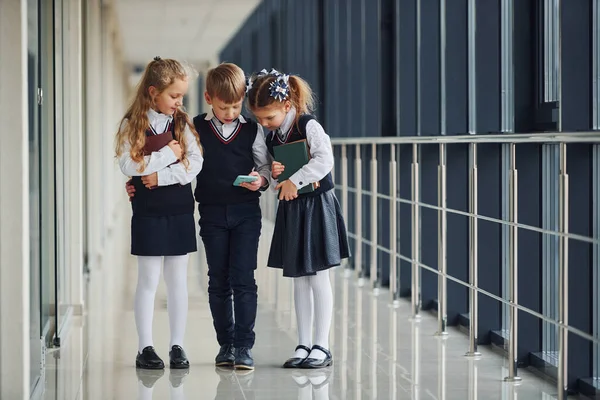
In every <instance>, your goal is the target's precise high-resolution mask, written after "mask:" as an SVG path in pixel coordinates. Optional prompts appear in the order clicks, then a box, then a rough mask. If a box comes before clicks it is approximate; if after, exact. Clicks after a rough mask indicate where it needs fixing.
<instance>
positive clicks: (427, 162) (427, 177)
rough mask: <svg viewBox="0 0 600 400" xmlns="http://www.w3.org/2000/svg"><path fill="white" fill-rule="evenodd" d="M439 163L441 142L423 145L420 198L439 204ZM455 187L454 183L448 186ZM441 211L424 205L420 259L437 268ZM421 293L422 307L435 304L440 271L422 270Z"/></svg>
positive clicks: (424, 201)
mask: <svg viewBox="0 0 600 400" xmlns="http://www.w3.org/2000/svg"><path fill="white" fill-rule="evenodd" d="M438 164H439V146H438V145H434V144H432V145H423V146H421V160H420V165H421V201H422V202H423V203H427V204H433V205H437V202H438V187H437V174H438ZM448 187H449V188H452V186H448ZM437 257H438V212H437V210H434V209H431V208H421V261H422V262H423V264H425V265H427V266H429V267H431V268H434V269H438V258H437ZM421 297H422V302H423V309H428V308H431V307H432V306H433V301H434V300H436V299H437V275H436V274H434V273H433V272H430V271H427V270H424V271H423V273H422V289H421Z"/></svg>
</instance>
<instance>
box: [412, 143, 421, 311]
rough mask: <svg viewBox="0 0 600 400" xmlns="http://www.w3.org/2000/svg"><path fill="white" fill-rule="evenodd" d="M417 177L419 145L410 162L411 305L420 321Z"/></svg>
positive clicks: (419, 219) (418, 183) (419, 222)
mask: <svg viewBox="0 0 600 400" xmlns="http://www.w3.org/2000/svg"><path fill="white" fill-rule="evenodd" d="M420 183H421V180H420V177H419V145H418V144H416V143H414V144H413V162H412V227H411V230H412V232H411V237H412V285H411V305H412V312H413V318H414V319H420V318H421V315H420V311H421V279H420V278H421V266H420V265H419V264H420V263H421V243H420V237H421V218H420V208H419V204H418V202H419V201H420V199H421V196H420V194H419V192H420V190H419V189H420Z"/></svg>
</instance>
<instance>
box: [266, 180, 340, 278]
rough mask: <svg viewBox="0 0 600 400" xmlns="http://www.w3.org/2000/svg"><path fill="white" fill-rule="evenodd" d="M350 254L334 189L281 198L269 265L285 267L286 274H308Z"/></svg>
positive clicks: (328, 266)
mask: <svg viewBox="0 0 600 400" xmlns="http://www.w3.org/2000/svg"><path fill="white" fill-rule="evenodd" d="M348 257H350V247H349V246H348V234H347V232H346V224H345V223H344V218H343V216H342V211H341V208H340V204H339V202H338V200H337V198H336V197H335V194H334V190H329V191H327V192H325V193H322V194H320V195H317V196H301V197H299V198H297V199H296V200H292V201H280V202H279V206H278V207H277V219H276V220H275V231H274V232H273V240H272V241H271V251H270V252H269V260H268V262H267V265H268V266H269V267H273V268H281V269H283V276H288V277H299V276H307V275H314V274H316V273H317V272H318V271H322V270H326V269H328V268H331V267H335V266H337V265H340V264H341V262H342V260H343V259H344V258H348Z"/></svg>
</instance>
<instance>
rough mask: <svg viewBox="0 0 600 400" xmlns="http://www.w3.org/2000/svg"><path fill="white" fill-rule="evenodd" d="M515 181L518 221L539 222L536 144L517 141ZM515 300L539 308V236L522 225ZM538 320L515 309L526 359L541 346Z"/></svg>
mask: <svg viewBox="0 0 600 400" xmlns="http://www.w3.org/2000/svg"><path fill="white" fill-rule="evenodd" d="M516 157H517V159H516V167H517V170H518V173H519V181H518V208H517V210H518V222H519V223H521V224H526V225H532V226H536V227H541V226H542V219H541V200H542V198H541V196H542V183H541V181H542V171H541V165H542V148H541V145H539V144H520V145H518V146H517V148H516ZM518 235H519V236H518V249H519V253H518V268H519V274H518V286H519V288H518V296H519V298H518V301H519V304H521V305H523V306H525V307H528V308H530V309H532V310H535V311H537V312H540V313H541V312H542V294H541V282H542V257H541V251H542V237H541V234H539V233H537V232H533V231H530V230H526V229H519V231H518ZM541 328H542V323H541V321H540V320H539V319H538V318H537V317H534V316H532V315H530V314H526V313H519V343H518V344H519V348H518V351H517V356H518V359H519V360H521V361H523V362H527V360H528V355H529V352H538V351H541V350H542V342H541V340H542V331H541Z"/></svg>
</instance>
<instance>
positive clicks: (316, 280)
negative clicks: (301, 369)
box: [294, 270, 333, 360]
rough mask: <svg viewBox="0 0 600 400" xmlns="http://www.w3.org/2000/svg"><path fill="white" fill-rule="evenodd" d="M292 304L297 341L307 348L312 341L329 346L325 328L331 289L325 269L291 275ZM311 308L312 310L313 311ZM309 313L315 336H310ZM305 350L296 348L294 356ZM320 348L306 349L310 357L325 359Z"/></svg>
mask: <svg viewBox="0 0 600 400" xmlns="http://www.w3.org/2000/svg"><path fill="white" fill-rule="evenodd" d="M294 305H295V308H296V319H297V323H298V344H301V345H304V346H307V347H308V348H311V347H312V345H313V344H316V345H319V346H321V347H323V348H325V349H327V350H329V329H330V327H331V317H332V314H333V293H332V291H331V282H330V281H329V270H325V271H319V272H317V274H316V275H310V276H301V277H298V278H294ZM313 311H314V312H313ZM313 315H314V321H315V336H314V342H313V340H312V330H313ZM306 356H307V354H306V351H305V350H302V349H299V350H297V351H296V353H295V354H294V357H298V358H305V357H306ZM325 357H326V355H325V354H324V353H323V352H322V351H320V350H313V351H311V352H310V358H315V359H318V360H323V359H325Z"/></svg>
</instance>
